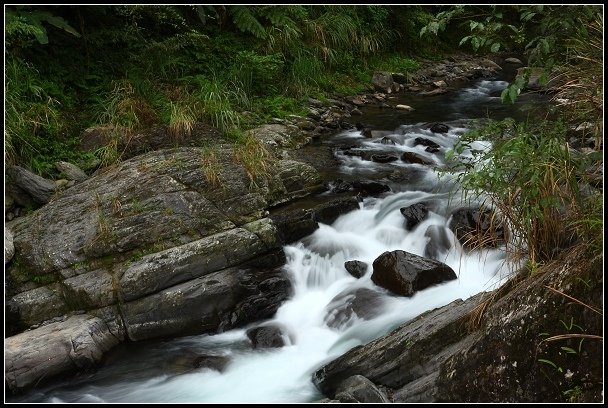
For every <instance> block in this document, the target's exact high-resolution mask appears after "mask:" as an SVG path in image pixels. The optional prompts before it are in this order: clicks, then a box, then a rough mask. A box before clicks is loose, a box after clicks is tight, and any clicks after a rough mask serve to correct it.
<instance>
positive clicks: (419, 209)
mask: <svg viewBox="0 0 608 408" xmlns="http://www.w3.org/2000/svg"><path fill="white" fill-rule="evenodd" d="M399 211H400V212H401V215H403V216H404V217H405V228H407V229H408V230H412V229H414V228H415V227H416V226H417V225H418V224H420V223H421V222H422V221H424V220H425V219H426V218H427V217H428V215H429V206H428V204H427V203H416V204H412V205H410V206H409V207H403V208H400V209H399Z"/></svg>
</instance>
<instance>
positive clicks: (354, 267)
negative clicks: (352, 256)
mask: <svg viewBox="0 0 608 408" xmlns="http://www.w3.org/2000/svg"><path fill="white" fill-rule="evenodd" d="M344 268H345V269H346V271H347V272H348V273H350V274H351V275H352V276H354V277H355V278H357V279H359V278H361V277H363V275H365V272H367V264H366V263H365V262H362V261H346V262H344Z"/></svg>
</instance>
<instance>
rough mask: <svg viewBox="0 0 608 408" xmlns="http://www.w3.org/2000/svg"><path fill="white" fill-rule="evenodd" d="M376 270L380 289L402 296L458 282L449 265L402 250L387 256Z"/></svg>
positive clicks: (377, 261)
mask: <svg viewBox="0 0 608 408" xmlns="http://www.w3.org/2000/svg"><path fill="white" fill-rule="evenodd" d="M373 268H374V269H373V270H374V271H373V273H372V281H373V282H374V283H375V284H376V285H378V286H381V287H383V288H385V289H388V290H390V291H391V292H393V293H396V294H398V295H402V296H412V295H413V294H414V293H415V292H417V291H419V290H422V289H425V288H427V287H429V286H432V285H436V284H439V283H442V282H445V281H449V280H453V279H456V278H457V276H456V273H455V272H454V271H453V270H452V268H450V267H449V266H448V265H446V264H444V263H442V262H438V261H435V260H433V259H428V258H424V257H421V256H418V255H415V254H412V253H409V252H406V251H401V250H396V251H390V252H389V251H387V252H384V253H383V254H382V255H380V256H379V257H378V258H376V260H375V261H374V263H373Z"/></svg>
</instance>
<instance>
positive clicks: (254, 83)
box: [5, 6, 434, 176]
mask: <svg viewBox="0 0 608 408" xmlns="http://www.w3.org/2000/svg"><path fill="white" fill-rule="evenodd" d="M430 18H431V14H430V12H429V10H427V9H424V8H422V7H389V6H8V7H7V8H6V23H5V33H6V51H5V55H6V67H5V71H6V102H7V106H6V108H7V115H6V131H5V141H6V152H5V155H7V158H8V159H9V161H12V162H15V163H21V164H23V165H25V166H27V167H29V168H30V169H31V170H33V171H35V172H37V173H39V174H42V175H46V176H51V175H52V172H53V166H52V163H54V162H55V161H57V160H60V159H62V160H72V161H76V162H77V163H79V164H81V165H84V166H85V167H86V159H91V158H92V157H91V154H90V153H89V154H88V156H87V155H86V154H83V153H76V152H75V149H74V146H75V145H76V144H77V143H78V142H79V136H80V134H81V132H82V130H83V129H85V128H87V127H89V126H92V125H95V124H113V125H117V126H119V128H118V127H117V129H120V132H122V133H123V135H117V137H120V136H122V137H124V136H125V134H124V133H128V132H133V131H137V130H140V129H142V128H146V127H149V126H150V125H152V124H157V123H164V124H168V125H169V126H170V128H171V130H172V133H173V134H174V135H175V136H179V135H180V134H182V133H187V132H189V131H190V130H191V128H192V124H193V122H194V121H195V120H204V121H206V122H208V123H210V124H212V125H214V126H216V127H218V128H219V129H220V130H222V131H223V132H225V133H227V134H229V135H232V136H233V137H234V138H236V139H238V136H239V132H238V131H236V130H237V129H243V128H246V127H247V126H249V125H250V124H251V123H249V122H251V121H256V119H257V118H259V120H261V121H263V120H265V119H268V118H270V117H284V116H286V115H288V114H292V113H301V112H302V108H303V101H304V100H305V98H304V99H303V97H309V96H312V97H317V98H321V99H322V98H324V97H326V96H327V95H328V94H330V93H333V92H343V93H356V92H357V91H360V90H361V89H362V88H361V87H362V85H363V84H364V83H366V82H368V81H369V79H370V78H371V72H372V70H373V69H374V68H387V69H394V70H400V71H407V70H411V69H414V68H416V67H417V63H416V61H415V59H414V56H415V55H421V54H422V53H424V52H426V53H431V52H432V51H433V48H434V45H433V42H432V41H430V40H420V39H419V38H418V37H419V36H418V32H419V30H420V28H421V27H422V26H423V25H424V24H426V23H428V21H430ZM387 56H388V57H387ZM244 111H250V112H254V113H255V115H248V116H247V115H242V114H241V113H242V112H244ZM120 132H119V133H120ZM95 154H96V155H97V156H98V157H99V158H100V159H103V160H104V161H105V162H111V161H113V160H116V159H117V158H118V155H119V152H117V151H116V149H115V146H112V145H110V146H108V148H105V149H101V150H99V151H97V152H95Z"/></svg>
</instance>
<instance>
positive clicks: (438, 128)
mask: <svg viewBox="0 0 608 408" xmlns="http://www.w3.org/2000/svg"><path fill="white" fill-rule="evenodd" d="M429 130H430V131H431V132H433V133H448V132H449V130H450V127H449V126H448V125H445V124H443V123H435V124H434V125H433V126H431V127H430V128H429Z"/></svg>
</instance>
